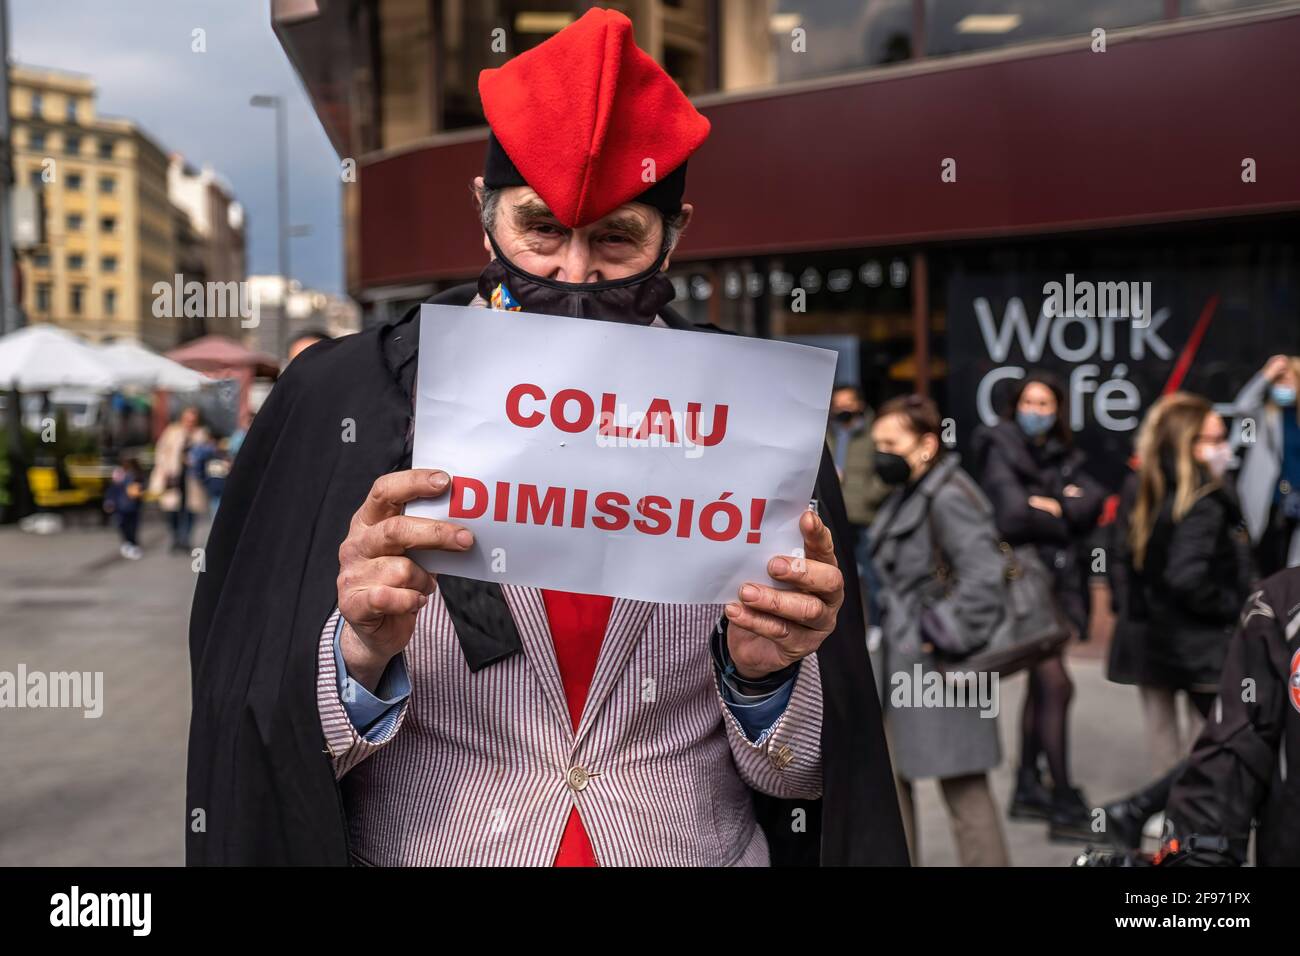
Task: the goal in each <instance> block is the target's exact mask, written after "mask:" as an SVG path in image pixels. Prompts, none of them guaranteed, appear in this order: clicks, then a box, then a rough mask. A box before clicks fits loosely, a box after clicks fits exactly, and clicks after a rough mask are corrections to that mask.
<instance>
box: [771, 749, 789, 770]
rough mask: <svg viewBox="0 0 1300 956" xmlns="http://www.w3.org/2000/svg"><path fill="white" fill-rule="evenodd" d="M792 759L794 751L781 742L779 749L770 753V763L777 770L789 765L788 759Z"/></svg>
mask: <svg viewBox="0 0 1300 956" xmlns="http://www.w3.org/2000/svg"><path fill="white" fill-rule="evenodd" d="M793 759H794V751H793V750H791V749H790V747H789V745H788V744H782V745H781V749H780V750H778V751H777V752H776V753H774V754H772V763H773V765H775V767H776V769H777V770H784V769H785V768H786V767H788V766H790V761H791V760H793Z"/></svg>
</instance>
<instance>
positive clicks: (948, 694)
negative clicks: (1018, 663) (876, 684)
mask: <svg viewBox="0 0 1300 956" xmlns="http://www.w3.org/2000/svg"><path fill="white" fill-rule="evenodd" d="M1000 676H1001V675H1000V674H998V672H997V671H938V670H926V669H925V668H924V667H922V666H921V665H920V664H919V663H918V664H913V665H912V669H911V671H895V672H894V673H893V674H891V675H890V678H889V686H890V692H889V705H890V706H891V707H899V708H909V707H935V708H938V707H944V708H950V709H957V708H968V707H969V708H972V709H977V710H979V714H980V716H981V717H990V718H992V717H997V715H998V711H999V710H1000V708H1001V705H1000V703H999V689H1000V688H999V678H1000Z"/></svg>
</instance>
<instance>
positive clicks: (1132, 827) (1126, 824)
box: [1103, 799, 1151, 850]
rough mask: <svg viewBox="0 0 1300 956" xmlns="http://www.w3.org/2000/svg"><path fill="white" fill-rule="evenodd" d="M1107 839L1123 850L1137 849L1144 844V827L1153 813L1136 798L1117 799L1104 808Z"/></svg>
mask: <svg viewBox="0 0 1300 956" xmlns="http://www.w3.org/2000/svg"><path fill="white" fill-rule="evenodd" d="M1103 809H1104V810H1105V813H1106V839H1108V840H1109V841H1110V842H1111V843H1112V844H1113V845H1114V846H1115V847H1117V848H1118V849H1121V850H1136V849H1138V848H1139V847H1140V846H1141V845H1142V828H1143V827H1144V826H1146V822H1147V820H1148V819H1149V818H1150V816H1151V814H1149V813H1146V812H1145V810H1144V808H1143V807H1141V806H1139V805H1138V801H1136V800H1132V799H1130V800H1116V801H1115V802H1114V803H1108V804H1107V805H1106V806H1105V807H1104V808H1103Z"/></svg>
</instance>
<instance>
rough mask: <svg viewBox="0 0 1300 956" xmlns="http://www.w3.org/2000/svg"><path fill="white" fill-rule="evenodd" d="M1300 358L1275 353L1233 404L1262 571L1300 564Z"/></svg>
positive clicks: (1240, 488)
mask: <svg viewBox="0 0 1300 956" xmlns="http://www.w3.org/2000/svg"><path fill="white" fill-rule="evenodd" d="M1297 388H1300V356H1286V355H1274V356H1273V357H1272V358H1270V359H1269V360H1268V362H1267V363H1265V365H1264V367H1263V368H1262V369H1260V371H1259V373H1258V374H1256V375H1255V377H1254V378H1252V379H1251V380H1250V381H1249V382H1247V383H1246V386H1245V387H1244V388H1243V389H1242V390H1241V392H1240V393H1238V395H1237V397H1236V399H1235V400H1234V402H1233V416H1234V419H1235V425H1236V427H1235V428H1234V434H1233V444H1234V446H1235V448H1236V450H1238V451H1239V452H1240V454H1241V456H1242V462H1241V470H1240V472H1238V475H1237V494H1238V496H1239V498H1240V500H1241V509H1242V513H1243V514H1244V515H1245V519H1246V528H1247V530H1249V532H1250V540H1251V542H1252V543H1253V544H1254V546H1255V560H1256V563H1257V564H1258V566H1259V570H1260V575H1261V576H1262V577H1268V576H1269V575H1271V574H1273V573H1274V572H1277V571H1280V570H1282V569H1283V568H1288V567H1290V568H1294V567H1300V402H1297V401H1296V390H1297Z"/></svg>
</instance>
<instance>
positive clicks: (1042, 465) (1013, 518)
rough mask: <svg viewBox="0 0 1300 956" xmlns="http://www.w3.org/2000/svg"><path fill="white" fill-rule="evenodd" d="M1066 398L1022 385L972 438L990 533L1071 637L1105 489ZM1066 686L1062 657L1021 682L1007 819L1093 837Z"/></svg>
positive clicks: (1044, 381) (1079, 619) (1049, 383)
mask: <svg viewBox="0 0 1300 956" xmlns="http://www.w3.org/2000/svg"><path fill="white" fill-rule="evenodd" d="M1065 409H1066V406H1065V393H1064V390H1063V388H1062V387H1061V385H1060V383H1059V382H1058V381H1057V380H1056V378H1055V376H1052V375H1050V374H1047V373H1032V374H1030V375H1029V376H1027V377H1026V378H1025V379H1023V380H1022V381H1021V383H1020V387H1019V388H1018V389H1017V391H1016V394H1015V396H1014V399H1013V401H1012V403H1011V405H1010V409H1009V417H1008V418H1007V419H1006V420H1004V421H1002V422H1000V423H998V424H997V425H996V426H994V427H992V428H986V429H981V430H980V431H979V432H978V433H977V434H976V435H975V439H974V450H975V459H976V462H977V465H978V468H979V471H980V483H981V485H982V486H983V488H984V491H985V493H986V494H987V495H988V496H989V498H990V499H991V500H992V502H993V510H994V512H995V514H996V517H997V526H998V532H999V533H1000V534H1001V535H1002V538H1003V540H1005V541H1006V542H1007V543H1008V544H1010V545H1012V546H1015V545H1022V544H1030V545H1033V546H1035V547H1036V548H1037V550H1038V553H1039V556H1040V557H1041V558H1042V560H1043V563H1044V564H1045V565H1046V566H1047V567H1048V568H1049V569H1051V571H1052V573H1053V575H1054V585H1055V586H1054V596H1055V598H1056V601H1057V606H1058V610H1059V611H1060V613H1061V615H1062V617H1063V618H1064V619H1065V620H1066V621H1067V622H1068V624H1069V626H1070V627H1071V629H1072V630H1074V631H1075V633H1076V634H1078V635H1081V636H1086V634H1087V630H1088V566H1089V563H1088V562H1087V561H1085V560H1083V558H1082V556H1081V554H1080V552H1081V551H1082V549H1083V545H1084V540H1085V538H1086V536H1087V535H1088V534H1089V533H1090V532H1091V531H1092V529H1093V527H1094V526H1095V525H1096V523H1097V516H1098V514H1100V512H1101V507H1102V503H1103V501H1104V499H1105V491H1104V489H1103V488H1102V487H1101V485H1100V484H1098V483H1097V482H1096V481H1095V480H1094V479H1093V478H1092V477H1090V476H1089V475H1088V474H1087V473H1086V472H1085V471H1084V470H1083V463H1084V455H1083V453H1082V452H1081V451H1079V450H1078V449H1077V448H1075V447H1074V442H1073V435H1072V433H1071V431H1070V428H1069V425H1068V424H1067V423H1066V421H1065V418H1064V416H1065V413H1066V412H1065ZM1073 694H1074V684H1073V683H1072V682H1071V680H1070V675H1069V674H1068V673H1067V671H1066V669H1065V654H1064V650H1062V651H1061V652H1060V653H1058V654H1055V655H1053V656H1052V657H1049V658H1047V659H1046V660H1044V661H1043V662H1041V663H1040V664H1038V665H1037V666H1036V667H1035V668H1034V669H1033V670H1032V671H1031V672H1030V675H1029V691H1028V693H1027V694H1026V696H1025V707H1024V712H1023V714H1022V717H1021V751H1020V771H1019V773H1018V775H1017V778H1016V791H1015V794H1014V796H1013V797H1012V801H1011V811H1010V814H1011V816H1012V817H1015V818H1031V819H1046V820H1048V821H1049V823H1050V835H1051V836H1052V837H1053V838H1055V839H1083V840H1087V839H1089V838H1091V837H1092V836H1094V834H1093V833H1092V831H1091V828H1090V826H1089V823H1090V816H1089V807H1088V805H1087V803H1086V801H1085V800H1084V798H1083V795H1082V794H1081V793H1080V792H1079V791H1078V790H1077V789H1076V788H1075V787H1073V786H1072V785H1071V782H1070V763H1069V750H1068V737H1067V731H1068V725H1069V709H1070V699H1071V698H1072V697H1073ZM1040 754H1041V755H1042V756H1043V757H1045V758H1046V762H1047V768H1048V772H1049V773H1050V774H1051V778H1052V790H1051V791H1050V792H1049V791H1048V790H1047V788H1046V787H1045V786H1044V784H1043V782H1042V779H1041V777H1040V775H1039V768H1038V761H1039V755H1040Z"/></svg>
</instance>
